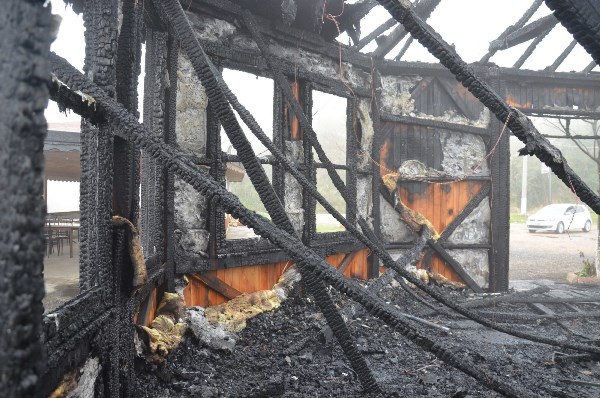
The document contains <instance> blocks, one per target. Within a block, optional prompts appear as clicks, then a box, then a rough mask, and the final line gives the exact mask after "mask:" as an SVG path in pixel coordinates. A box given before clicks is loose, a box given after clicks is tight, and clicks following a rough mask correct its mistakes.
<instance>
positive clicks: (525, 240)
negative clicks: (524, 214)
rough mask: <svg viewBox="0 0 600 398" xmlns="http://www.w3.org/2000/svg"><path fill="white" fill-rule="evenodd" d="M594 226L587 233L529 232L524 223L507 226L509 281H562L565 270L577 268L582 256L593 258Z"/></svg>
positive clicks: (595, 235)
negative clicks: (508, 228)
mask: <svg viewBox="0 0 600 398" xmlns="http://www.w3.org/2000/svg"><path fill="white" fill-rule="evenodd" d="M597 236H598V230H597V229H596V226H594V227H593V228H592V230H591V231H590V232H582V231H574V232H568V233H567V232H565V233H564V234H562V235H558V234H555V233H552V232H536V233H529V232H528V231H527V228H526V227H525V224H511V225H510V273H509V278H510V280H523V279H533V280H538V279H548V280H552V281H554V282H565V277H566V275H567V273H568V272H575V271H580V270H581V269H582V267H583V261H582V258H581V257H580V253H583V255H584V256H585V258H587V259H588V260H590V261H591V262H592V263H593V261H594V255H595V249H596V239H597Z"/></svg>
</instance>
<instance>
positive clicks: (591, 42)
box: [545, 0, 600, 70]
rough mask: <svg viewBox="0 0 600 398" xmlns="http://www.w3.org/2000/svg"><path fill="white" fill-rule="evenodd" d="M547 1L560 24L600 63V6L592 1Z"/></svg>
mask: <svg viewBox="0 0 600 398" xmlns="http://www.w3.org/2000/svg"><path fill="white" fill-rule="evenodd" d="M545 1H546V5H547V6H548V7H549V8H550V9H551V10H552V11H553V12H554V15H555V17H556V18H557V19H558V20H559V21H560V23H561V24H562V25H563V26H564V27H565V28H567V30H568V31H569V33H571V34H572V35H573V37H574V38H575V39H576V40H577V41H578V42H579V44H581V45H582V46H583V48H585V50H586V51H587V52H588V53H589V54H590V55H591V56H592V58H593V59H594V61H596V63H600V4H599V3H598V2H594V1H591V0H545ZM586 69H587V68H586ZM590 70H591V69H590Z"/></svg>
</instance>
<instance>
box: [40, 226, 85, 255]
mask: <svg viewBox="0 0 600 398" xmlns="http://www.w3.org/2000/svg"><path fill="white" fill-rule="evenodd" d="M45 228H46V229H47V230H48V231H50V232H52V233H54V232H60V231H66V232H67V238H68V239H69V257H71V258H73V232H74V231H77V233H78V234H79V223H73V224H61V223H58V224H51V225H46V227H45Z"/></svg>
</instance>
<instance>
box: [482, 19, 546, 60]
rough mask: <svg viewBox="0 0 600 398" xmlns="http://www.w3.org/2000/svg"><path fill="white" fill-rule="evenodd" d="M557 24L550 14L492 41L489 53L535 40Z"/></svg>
mask: <svg viewBox="0 0 600 398" xmlns="http://www.w3.org/2000/svg"><path fill="white" fill-rule="evenodd" d="M557 23H558V19H556V17H555V16H554V15H552V14H550V15H546V16H545V17H542V18H540V19H538V20H536V21H534V22H532V23H530V24H528V25H526V26H523V27H522V28H520V29H517V30H515V31H514V32H512V33H510V34H508V35H507V36H506V37H504V38H503V39H500V40H494V41H492V42H491V43H490V48H489V49H490V51H494V50H496V51H498V50H505V49H508V48H511V47H514V46H516V45H518V44H521V43H525V42H526V41H528V40H531V39H533V38H536V37H538V36H540V35H542V34H544V32H546V31H547V30H548V29H550V28H553V27H554V26H555V25H556V24H557Z"/></svg>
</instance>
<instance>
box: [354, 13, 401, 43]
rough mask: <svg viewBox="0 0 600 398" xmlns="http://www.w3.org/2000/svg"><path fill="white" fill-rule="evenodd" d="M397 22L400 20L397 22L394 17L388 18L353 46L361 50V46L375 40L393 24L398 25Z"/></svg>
mask: <svg viewBox="0 0 600 398" xmlns="http://www.w3.org/2000/svg"><path fill="white" fill-rule="evenodd" d="M397 23H398V22H396V20H395V19H394V18H390V19H388V20H387V21H385V22H384V23H382V24H381V25H379V26H378V27H377V28H376V29H375V30H374V31H372V32H371V33H369V34H368V35H366V36H365V37H363V38H362V39H360V40H359V42H358V43H356V44H354V46H353V47H352V48H355V49H357V50H360V49H361V48H363V47H364V46H366V45H367V44H369V43H370V42H372V41H373V40H375V39H376V38H377V37H379V35H381V34H382V33H383V32H385V31H386V30H388V29H389V28H391V27H392V26H394V25H396V24H397Z"/></svg>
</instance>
